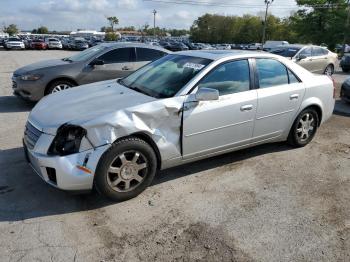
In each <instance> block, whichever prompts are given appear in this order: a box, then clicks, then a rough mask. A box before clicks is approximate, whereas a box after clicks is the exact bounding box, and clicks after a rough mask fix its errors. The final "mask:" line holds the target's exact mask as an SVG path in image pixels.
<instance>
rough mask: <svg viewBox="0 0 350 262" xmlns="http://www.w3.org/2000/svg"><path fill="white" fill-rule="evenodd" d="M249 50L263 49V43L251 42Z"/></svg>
mask: <svg viewBox="0 0 350 262" xmlns="http://www.w3.org/2000/svg"><path fill="white" fill-rule="evenodd" d="M247 49H248V50H262V44H260V43H254V44H249V45H248V46H247Z"/></svg>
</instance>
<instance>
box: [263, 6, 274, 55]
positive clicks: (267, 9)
mask: <svg viewBox="0 0 350 262" xmlns="http://www.w3.org/2000/svg"><path fill="white" fill-rule="evenodd" d="M273 1H274V0H265V5H266V11H265V21H264V28H263V36H262V43H261V44H262V48H263V49H264V45H265V38H266V26H267V25H266V24H267V13H268V11H269V6H270V5H271V4H272V3H273Z"/></svg>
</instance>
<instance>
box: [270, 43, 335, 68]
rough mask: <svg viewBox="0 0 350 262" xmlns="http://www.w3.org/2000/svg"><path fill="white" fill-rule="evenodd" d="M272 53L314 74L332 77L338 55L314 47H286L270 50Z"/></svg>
mask: <svg viewBox="0 0 350 262" xmlns="http://www.w3.org/2000/svg"><path fill="white" fill-rule="evenodd" d="M270 52H271V53H273V54H277V55H280V56H284V57H288V58H290V59H292V60H293V61H294V62H295V63H297V64H298V65H300V66H302V67H304V68H306V69H307V70H309V71H310V72H312V73H318V74H327V75H332V74H333V73H334V68H335V65H336V63H337V59H338V55H337V54H336V53H333V52H331V51H329V50H328V49H326V48H323V47H320V46H314V45H284V46H279V47H276V48H274V49H272V50H270Z"/></svg>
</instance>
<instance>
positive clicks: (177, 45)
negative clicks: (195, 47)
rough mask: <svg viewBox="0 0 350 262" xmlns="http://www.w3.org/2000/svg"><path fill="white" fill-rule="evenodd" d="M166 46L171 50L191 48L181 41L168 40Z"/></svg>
mask: <svg viewBox="0 0 350 262" xmlns="http://www.w3.org/2000/svg"><path fill="white" fill-rule="evenodd" d="M163 47H164V48H166V49H168V50H170V51H184V50H189V48H188V46H186V45H185V44H183V43H181V42H167V43H166V44H164V45H163Z"/></svg>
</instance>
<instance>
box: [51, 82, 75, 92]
mask: <svg viewBox="0 0 350 262" xmlns="http://www.w3.org/2000/svg"><path fill="white" fill-rule="evenodd" d="M68 88H71V86H70V85H68V84H58V85H57V86H55V87H54V88H53V89H52V92H51V93H56V92H60V91H62V90H66V89H68Z"/></svg>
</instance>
